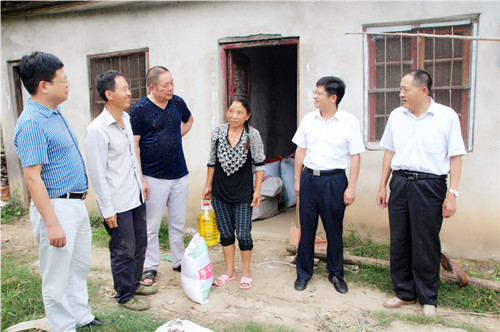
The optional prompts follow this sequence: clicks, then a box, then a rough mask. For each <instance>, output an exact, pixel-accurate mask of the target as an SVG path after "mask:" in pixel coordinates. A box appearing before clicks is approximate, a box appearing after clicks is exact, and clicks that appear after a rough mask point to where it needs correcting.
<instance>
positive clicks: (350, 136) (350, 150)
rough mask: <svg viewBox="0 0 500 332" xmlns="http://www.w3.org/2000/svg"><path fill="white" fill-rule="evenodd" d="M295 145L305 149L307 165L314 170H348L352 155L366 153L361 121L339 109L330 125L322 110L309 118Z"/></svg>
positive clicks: (298, 130) (297, 133) (300, 130)
mask: <svg viewBox="0 0 500 332" xmlns="http://www.w3.org/2000/svg"><path fill="white" fill-rule="evenodd" d="M292 142H293V143H295V144H296V145H298V146H300V147H301V148H304V149H306V156H305V158H304V165H305V166H306V167H308V168H311V169H314V170H329V169H336V168H343V169H345V168H347V167H348V166H349V158H350V156H351V155H356V154H358V153H361V152H364V151H365V145H364V144H363V139H362V137H361V130H360V126H359V120H358V119H357V118H356V117H355V116H353V115H352V114H349V113H347V112H346V111H344V110H342V109H340V108H339V109H337V112H336V113H335V115H334V116H333V117H332V118H331V119H329V120H328V121H325V120H324V119H323V118H322V117H321V113H320V111H319V110H316V111H314V112H311V113H309V114H307V115H306V116H305V117H304V119H303V120H302V122H301V123H300V126H299V128H298V129H297V132H296V133H295V135H294V136H293V139H292Z"/></svg>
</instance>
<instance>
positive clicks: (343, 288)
mask: <svg viewBox="0 0 500 332" xmlns="http://www.w3.org/2000/svg"><path fill="white" fill-rule="evenodd" d="M328 280H330V282H331V283H332V284H333V286H334V287H335V290H336V291H337V292H339V293H341V294H345V293H347V289H348V288H347V284H346V283H345V281H344V280H342V279H339V278H337V277H336V276H333V275H332V276H329V277H328Z"/></svg>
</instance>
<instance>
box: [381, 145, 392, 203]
mask: <svg viewBox="0 0 500 332" xmlns="http://www.w3.org/2000/svg"><path fill="white" fill-rule="evenodd" d="M394 154H395V152H394V151H391V150H385V153H384V159H383V161H382V176H381V177H380V186H379V188H378V193H377V205H378V206H379V207H380V208H382V209H383V208H386V207H387V181H389V176H390V175H391V162H392V158H393V157H394Z"/></svg>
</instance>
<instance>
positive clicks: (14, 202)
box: [2, 195, 29, 224]
mask: <svg viewBox="0 0 500 332" xmlns="http://www.w3.org/2000/svg"><path fill="white" fill-rule="evenodd" d="M28 211H29V209H28V208H26V207H25V206H24V203H23V202H21V200H20V199H19V197H18V196H17V195H12V197H11V198H10V201H8V202H7V204H5V205H4V206H3V207H2V224H6V223H11V222H14V221H17V219H19V217H21V216H23V215H25V214H27V213H28Z"/></svg>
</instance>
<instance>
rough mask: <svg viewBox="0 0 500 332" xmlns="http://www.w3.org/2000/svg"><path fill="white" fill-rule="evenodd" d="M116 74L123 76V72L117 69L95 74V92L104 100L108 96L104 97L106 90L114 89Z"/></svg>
mask: <svg viewBox="0 0 500 332" xmlns="http://www.w3.org/2000/svg"><path fill="white" fill-rule="evenodd" d="M117 76H122V77H123V74H122V73H120V72H119V71H117V70H108V71H107V72H105V73H102V74H100V75H99V76H97V80H96V87H97V92H99V96H101V98H102V99H104V101H108V98H107V97H106V90H109V91H115V85H116V83H115V78H116V77H117Z"/></svg>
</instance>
